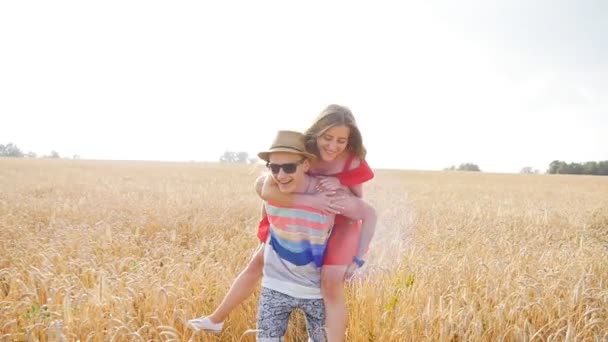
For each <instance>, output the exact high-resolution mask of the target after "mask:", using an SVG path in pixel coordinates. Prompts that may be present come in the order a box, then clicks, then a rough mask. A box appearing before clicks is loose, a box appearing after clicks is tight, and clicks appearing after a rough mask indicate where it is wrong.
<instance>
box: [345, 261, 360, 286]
mask: <svg viewBox="0 0 608 342" xmlns="http://www.w3.org/2000/svg"><path fill="white" fill-rule="evenodd" d="M359 268H360V267H359V265H357V264H356V263H354V262H353V263H351V264H350V265H349V266H348V268H347V269H346V273H345V274H344V281H346V282H349V281H351V280H353V278H354V277H355V274H356V273H357V271H358V270H359Z"/></svg>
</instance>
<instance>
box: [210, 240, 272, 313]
mask: <svg viewBox="0 0 608 342" xmlns="http://www.w3.org/2000/svg"><path fill="white" fill-rule="evenodd" d="M263 267H264V244H262V245H261V246H260V247H259V248H258V250H257V251H256V253H255V254H254V256H253V257H252V258H251V260H250V261H249V264H248V265H247V267H245V269H244V270H243V271H242V272H241V273H239V275H238V276H237V277H236V279H235V280H234V282H233V283H232V286H230V290H228V293H226V295H225V296H224V299H223V300H222V302H221V303H220V305H219V306H218V307H217V308H216V309H215V311H213V313H212V314H211V315H209V316H208V318H209V319H210V320H211V321H212V322H214V323H220V322H223V321H224V320H225V319H226V317H228V314H230V312H231V311H232V310H234V308H236V307H237V306H238V305H239V304H241V303H242V302H244V301H245V300H246V299H247V298H249V297H250V296H251V295H252V294H253V291H255V289H256V287H257V284H258V282H259V280H260V279H261V278H262V269H263Z"/></svg>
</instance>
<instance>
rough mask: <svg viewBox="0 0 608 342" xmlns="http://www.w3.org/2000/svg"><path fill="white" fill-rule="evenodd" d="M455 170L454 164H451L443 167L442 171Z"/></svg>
mask: <svg viewBox="0 0 608 342" xmlns="http://www.w3.org/2000/svg"><path fill="white" fill-rule="evenodd" d="M454 170H456V166H454V165H452V166H450V167H446V168H445V169H443V171H454Z"/></svg>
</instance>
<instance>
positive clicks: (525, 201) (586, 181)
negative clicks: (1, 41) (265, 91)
mask: <svg viewBox="0 0 608 342" xmlns="http://www.w3.org/2000/svg"><path fill="white" fill-rule="evenodd" d="M260 172H261V170H260V169H256V168H254V167H250V166H230V165H228V166H226V165H218V164H201V163H181V164H180V163H152V162H96V161H69V160H14V159H0V243H1V244H2V250H1V252H0V341H26V340H33V341H35V340H40V341H58V340H66V341H76V340H80V341H110V340H112V341H149V340H155V341H187V340H189V339H192V340H195V341H239V340H241V339H242V340H253V339H254V335H255V334H245V332H246V331H247V330H248V329H255V314H256V299H257V298H251V299H250V300H248V301H247V302H246V303H245V304H244V305H243V306H241V307H239V308H238V309H237V310H235V312H233V314H232V315H231V316H230V318H229V319H228V321H227V322H226V325H225V327H226V328H225V330H224V332H223V333H222V334H221V335H219V336H215V335H210V334H205V333H199V334H195V335H192V332H191V331H190V330H189V329H187V328H186V327H185V325H184V324H185V321H187V320H188V319H190V318H193V317H196V316H200V315H202V314H205V313H209V312H211V310H212V309H213V308H214V306H215V305H217V304H218V303H219V301H220V300H221V298H222V296H223V295H224V293H225V292H226V290H227V289H228V287H229V286H230V284H231V282H232V280H233V279H234V278H235V276H236V275H237V273H238V272H239V271H240V270H241V269H242V268H243V267H244V266H245V264H246V263H247V260H248V258H249V257H250V255H251V253H252V252H253V249H254V248H255V246H256V243H257V241H256V238H255V226H256V224H257V221H258V216H257V215H258V212H259V205H260V202H259V200H258V199H257V198H256V196H255V194H254V192H253V188H252V184H253V180H254V179H255V177H256V176H258V175H259V174H260ZM365 195H366V198H368V200H369V201H370V202H371V203H372V204H373V205H374V206H375V207H376V208H377V210H378V213H379V217H380V221H379V224H378V231H377V234H376V237H375V240H374V244H373V248H372V251H371V252H370V254H371V255H370V260H369V263H368V264H369V265H368V266H367V267H366V268H365V270H364V271H363V272H362V273H361V274H360V275H359V276H358V278H357V279H355V280H354V281H353V282H351V283H350V284H349V285H348V300H349V309H350V315H349V327H348V340H349V341H497V340H504V341H563V340H567V341H575V340H580V341H606V340H608V178H606V177H604V178H601V177H585V176H546V175H498V174H480V173H459V172H411V171H410V172H406V171H401V172H399V171H378V172H377V177H376V178H375V179H374V180H373V181H371V182H370V184H369V185H368V186H366V193H365ZM244 334H245V335H244ZM305 336H306V333H305V329H304V322H303V318H302V316H301V315H296V317H295V318H294V320H293V323H292V324H291V327H290V330H289V333H288V337H289V338H290V339H291V340H293V341H303V340H305Z"/></svg>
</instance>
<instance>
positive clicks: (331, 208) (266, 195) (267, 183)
mask: <svg viewBox="0 0 608 342" xmlns="http://www.w3.org/2000/svg"><path fill="white" fill-rule="evenodd" d="M255 189H256V192H257V194H258V196H260V198H262V199H263V200H265V201H270V202H273V203H276V204H278V205H281V206H285V207H291V206H294V205H304V206H308V207H312V208H315V209H318V210H321V211H324V212H327V213H330V214H338V213H339V212H338V210H337V209H336V207H337V206H336V205H335V204H334V203H333V202H334V201H338V200H341V199H342V198H341V197H340V196H338V197H335V196H332V195H333V194H332V193H331V192H321V193H314V194H304V193H296V194H287V193H283V192H281V190H279V186H278V185H277V184H276V183H275V181H274V180H273V179H272V177H271V176H270V175H266V176H260V177H258V179H256V182H255Z"/></svg>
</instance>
